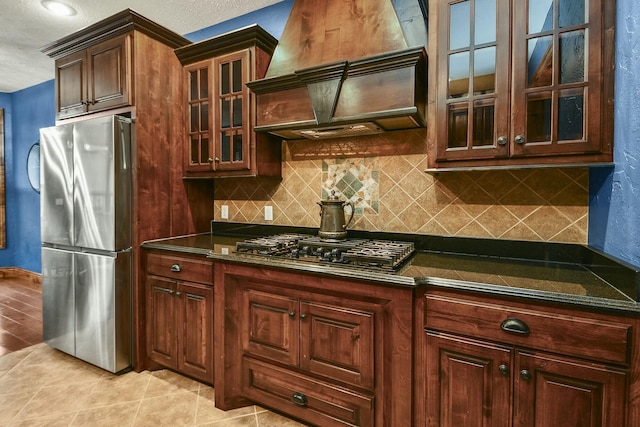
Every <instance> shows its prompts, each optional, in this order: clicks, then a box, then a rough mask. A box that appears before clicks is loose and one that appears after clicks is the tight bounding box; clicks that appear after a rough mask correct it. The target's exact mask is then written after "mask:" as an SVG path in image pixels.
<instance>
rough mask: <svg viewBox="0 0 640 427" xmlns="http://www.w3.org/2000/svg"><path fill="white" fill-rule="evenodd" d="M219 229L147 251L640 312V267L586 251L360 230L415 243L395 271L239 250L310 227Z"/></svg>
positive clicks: (154, 245)
mask: <svg viewBox="0 0 640 427" xmlns="http://www.w3.org/2000/svg"><path fill="white" fill-rule="evenodd" d="M212 230H213V232H212V233H203V234H195V235H189V236H181V237H176V238H168V239H160V240H154V241H147V242H145V243H144V244H143V247H145V248H149V249H160V250H171V251H176V252H184V253H189V254H199V255H203V256H207V257H209V258H212V259H217V260H222V261H229V262H237V263H246V264H252V265H261V266H266V267H274V268H286V269H290V270H299V271H305V272H312V273H320V274H328V275H332V276H337V277H342V278H353V279H360V280H370V281H375V282H380V283H385V284H389V285H397V286H414V287H415V286H425V285H426V286H437V287H442V288H453V289H463V290H470V291H476V292H482V293H491V294H499V295H508V296H517V297H522V298H527V299H535V300H545V301H553V302H562V303H567V304H573V305H580V306H586V307H597V308H602V309H609V310H616V311H629V312H640V304H639V303H638V302H637V299H638V291H637V289H638V283H639V280H640V279H639V277H640V273H639V272H638V271H637V269H635V268H633V267H632V266H629V265H626V264H624V263H622V262H620V261H617V260H613V259H611V258H610V257H607V256H605V255H603V254H600V253H598V252H597V251H594V250H593V249H591V248H588V247H586V246H582V245H572V244H548V243H542V244H540V243H537V242H516V241H497V240H487V239H466V238H442V237H433V236H422V235H408V234H404V235H398V234H387V233H385V234H383V235H381V234H380V233H367V232H354V233H353V237H358V238H362V237H369V238H388V239H395V240H403V239H405V240H406V239H408V240H412V241H414V243H415V246H416V249H417V252H416V254H415V255H414V256H413V257H412V258H411V259H410V260H409V261H408V262H407V263H406V264H405V265H404V266H403V267H401V268H400V269H399V270H398V271H397V272H393V273H389V272H384V271H370V270H362V269H358V268H353V267H344V266H340V265H337V266H332V265H327V264H316V263H310V262H305V261H298V260H291V259H281V258H270V257H260V256H255V255H248V254H240V253H235V252H234V250H235V244H236V242H237V241H240V240H244V239H247V238H248V237H255V236H265V235H271V234H277V233H281V232H292V231H293V232H306V233H308V234H313V231H312V230H309V229H301V228H291V227H278V226H264V225H256V226H252V225H248V224H235V226H234V224H233V223H213V224H212ZM350 237H351V232H350Z"/></svg>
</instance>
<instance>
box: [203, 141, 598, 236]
mask: <svg viewBox="0 0 640 427" xmlns="http://www.w3.org/2000/svg"><path fill="white" fill-rule="evenodd" d="M425 140H426V138H425V130H424V129H419V130H409V131H398V132H390V133H385V134H378V135H372V136H360V137H354V138H343V139H335V140H325V141H308V140H299V141H286V142H284V143H283V165H282V180H280V179H274V178H254V179H221V180H216V181H215V183H214V197H215V202H214V219H215V220H217V221H222V219H221V217H220V211H221V206H222V205H227V206H228V207H229V221H233V222H246V223H271V224H278V225H296V226H306V227H318V226H319V225H320V215H319V213H320V210H319V209H320V208H319V206H318V205H317V202H319V201H320V200H321V199H326V198H327V197H328V196H329V194H331V191H332V190H333V191H335V194H336V195H338V196H339V197H340V198H341V199H344V200H347V199H349V200H351V201H352V202H353V203H354V206H355V214H354V219H353V222H352V223H351V226H350V228H353V229H358V230H372V231H388V232H403V233H407V232H411V233H419V234H433V235H442V236H464V237H486V238H503V239H516V240H535V241H549V242H568V243H582V244H584V243H587V225H588V204H589V180H588V178H589V174H588V169H587V168H555V167H553V168H539V169H536V168H533V169H514V170H493V171H467V172H462V171H461V172H442V173H439V174H435V175H432V174H428V173H425V172H424V170H425V169H426V167H427V155H426V142H425ZM265 206H273V221H265V220H264V207H265ZM345 209H347V210H349V209H350V208H349V207H347V208H345Z"/></svg>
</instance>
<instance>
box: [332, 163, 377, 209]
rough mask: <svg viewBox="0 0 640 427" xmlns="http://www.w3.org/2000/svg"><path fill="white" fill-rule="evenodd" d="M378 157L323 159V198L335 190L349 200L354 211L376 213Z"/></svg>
mask: <svg viewBox="0 0 640 427" xmlns="http://www.w3.org/2000/svg"><path fill="white" fill-rule="evenodd" d="M379 176H380V172H379V170H378V159H377V157H374V158H363V159H333V160H323V161H322V198H323V199H326V198H328V197H329V195H330V194H331V191H332V190H333V191H335V194H336V196H338V197H341V198H342V199H344V200H351V201H352V202H353V204H354V206H355V211H354V214H355V215H362V214H364V213H365V212H366V213H368V214H378V213H379V210H378V209H379V205H380V182H379Z"/></svg>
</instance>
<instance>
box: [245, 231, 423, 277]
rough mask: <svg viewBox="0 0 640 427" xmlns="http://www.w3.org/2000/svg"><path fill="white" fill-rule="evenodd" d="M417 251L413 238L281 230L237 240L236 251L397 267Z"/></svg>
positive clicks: (384, 269) (363, 266)
mask: <svg viewBox="0 0 640 427" xmlns="http://www.w3.org/2000/svg"><path fill="white" fill-rule="evenodd" d="M414 252H415V247H414V244H413V243H412V242H401V241H394V240H370V239H345V240H326V239H321V238H319V237H317V236H312V235H309V234H277V235H273V236H267V237H258V238H254V239H249V240H244V241H241V242H237V243H236V253H245V254H251V255H257V256H265V257H276V258H287V259H297V260H302V261H309V262H317V263H328V264H333V265H342V266H349V267H357V268H364V269H373V270H383V271H396V270H397V269H398V268H399V267H401V266H402V265H403V264H404V263H405V261H407V260H408V259H409V258H410V257H411V255H412V254H413V253H414Z"/></svg>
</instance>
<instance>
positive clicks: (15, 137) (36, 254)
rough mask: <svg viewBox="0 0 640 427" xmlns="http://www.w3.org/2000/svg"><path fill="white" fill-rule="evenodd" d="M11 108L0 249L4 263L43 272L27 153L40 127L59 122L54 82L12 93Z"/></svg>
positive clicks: (36, 195)
mask: <svg viewBox="0 0 640 427" xmlns="http://www.w3.org/2000/svg"><path fill="white" fill-rule="evenodd" d="M1 100H2V98H0V101H1ZM10 109H11V113H10V114H9V115H10V123H11V133H10V135H8V137H7V138H6V144H5V145H6V146H5V154H6V156H5V161H6V163H5V166H6V177H7V204H6V206H7V211H6V217H7V248H6V249H4V250H2V251H0V265H2V266H16V267H20V268H24V269H25V270H30V271H35V272H40V271H41V269H42V267H41V259H40V194H39V193H37V192H36V191H34V190H33V188H32V187H31V184H30V183H29V180H28V178H27V154H28V153H29V149H30V148H31V146H32V145H33V144H34V143H35V142H37V141H38V139H39V137H40V131H39V129H40V128H41V127H47V126H52V125H54V124H55V102H54V85H53V81H49V82H45V83H42V84H39V85H36V86H32V87H30V88H27V89H24V90H21V91H18V92H14V93H12V94H11V95H10ZM5 120H6V117H5ZM7 147H10V149H9V150H6V148H7Z"/></svg>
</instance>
